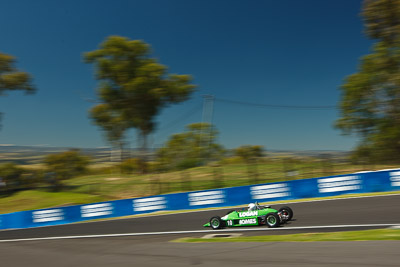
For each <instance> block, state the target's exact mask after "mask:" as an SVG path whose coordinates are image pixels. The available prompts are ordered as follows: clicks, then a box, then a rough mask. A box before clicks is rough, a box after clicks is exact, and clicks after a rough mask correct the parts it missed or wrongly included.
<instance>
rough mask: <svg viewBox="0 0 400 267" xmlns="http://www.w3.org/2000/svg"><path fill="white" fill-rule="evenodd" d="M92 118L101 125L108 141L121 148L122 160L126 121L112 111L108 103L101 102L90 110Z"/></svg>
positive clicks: (121, 157) (121, 158) (121, 156)
mask: <svg viewBox="0 0 400 267" xmlns="http://www.w3.org/2000/svg"><path fill="white" fill-rule="evenodd" d="M89 113H90V118H91V119H92V120H93V121H94V123H95V124H96V125H98V126H100V127H101V128H102V129H103V130H104V132H105V135H106V139H107V141H108V142H109V143H110V144H111V145H112V146H113V147H117V148H119V150H120V160H121V162H122V160H123V146H124V136H125V131H126V130H127V128H128V125H127V123H126V121H124V120H123V118H122V117H121V116H118V114H116V113H115V112H113V111H112V109H111V108H110V106H109V105H108V104H99V105H97V106H95V107H93V108H92V109H91V110H90V111H89Z"/></svg>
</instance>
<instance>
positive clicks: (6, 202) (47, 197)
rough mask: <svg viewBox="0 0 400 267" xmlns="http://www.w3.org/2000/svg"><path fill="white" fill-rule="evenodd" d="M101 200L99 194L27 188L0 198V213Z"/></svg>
mask: <svg viewBox="0 0 400 267" xmlns="http://www.w3.org/2000/svg"><path fill="white" fill-rule="evenodd" d="M102 200H103V199H102V198H101V197H99V196H92V195H87V194H79V193H73V192H56V193H53V192H45V191H39V190H28V191H23V192H19V193H16V194H14V195H12V196H10V197H5V198H0V213H10V212H15V211H22V210H33V209H43V208H48V207H57V206H66V205H78V204H85V203H92V202H99V201H102Z"/></svg>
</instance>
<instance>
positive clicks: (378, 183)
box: [0, 169, 400, 229]
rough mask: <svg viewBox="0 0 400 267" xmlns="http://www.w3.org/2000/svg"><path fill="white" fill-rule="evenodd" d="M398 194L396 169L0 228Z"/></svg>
mask: <svg viewBox="0 0 400 267" xmlns="http://www.w3.org/2000/svg"><path fill="white" fill-rule="evenodd" d="M396 190H400V169H395V170H385V171H373V172H360V173H353V174H347V175H336V176H329V177H320V178H312V179H303V180H294V181H285V182H278V183H269V184H257V185H249V186H239V187H229V188H221V189H213V190H203V191H195V192H184V193H176V194H164V195H157V196H149V197H142V198H133V199H123V200H115V201H107V202H99V203H91V204H85V205H76V206H68V207H60V208H50V209H41V210H30V211H21V212H14V213H9V214H0V229H16V228H30V227H39V226H47V225H58V224H66V223H73V222H79V221H86V220H93V219H102V218H112V217H121V216H128V215H135V214H143V213H149V212H155V211H163V210H192V209H201V208H212V207H227V206H237V205H243V204H245V203H249V202H255V201H258V202H271V201H277V200H290V199H301V198H315V197H326V196H336V195H342V194H350V193H368V192H385V191H396Z"/></svg>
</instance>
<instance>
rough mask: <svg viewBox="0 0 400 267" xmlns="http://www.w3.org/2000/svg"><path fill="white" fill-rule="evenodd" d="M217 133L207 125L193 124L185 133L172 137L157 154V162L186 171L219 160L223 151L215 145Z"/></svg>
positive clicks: (188, 126)
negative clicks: (206, 162)
mask: <svg viewBox="0 0 400 267" xmlns="http://www.w3.org/2000/svg"><path fill="white" fill-rule="evenodd" d="M217 135H218V132H217V130H216V129H215V128H214V127H213V126H212V125H210V124H209V123H193V124H189V125H187V126H186V131H185V132H183V133H178V134H174V135H172V136H171V137H170V138H169V140H168V141H167V143H166V145H165V146H164V147H163V148H161V149H159V150H158V152H157V155H158V161H159V162H162V163H163V165H164V166H165V165H167V166H170V168H175V169H187V168H191V167H196V166H199V165H201V164H203V163H204V162H205V161H212V160H217V159H219V158H220V157H221V156H222V154H223V153H224V150H223V148H222V146H221V145H219V144H217V143H216V142H215V141H216V138H217Z"/></svg>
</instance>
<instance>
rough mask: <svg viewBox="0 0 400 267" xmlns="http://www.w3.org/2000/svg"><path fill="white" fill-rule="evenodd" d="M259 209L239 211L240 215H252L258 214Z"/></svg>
mask: <svg viewBox="0 0 400 267" xmlns="http://www.w3.org/2000/svg"><path fill="white" fill-rule="evenodd" d="M257 215H258V213H257V211H245V212H239V217H250V216H257Z"/></svg>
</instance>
